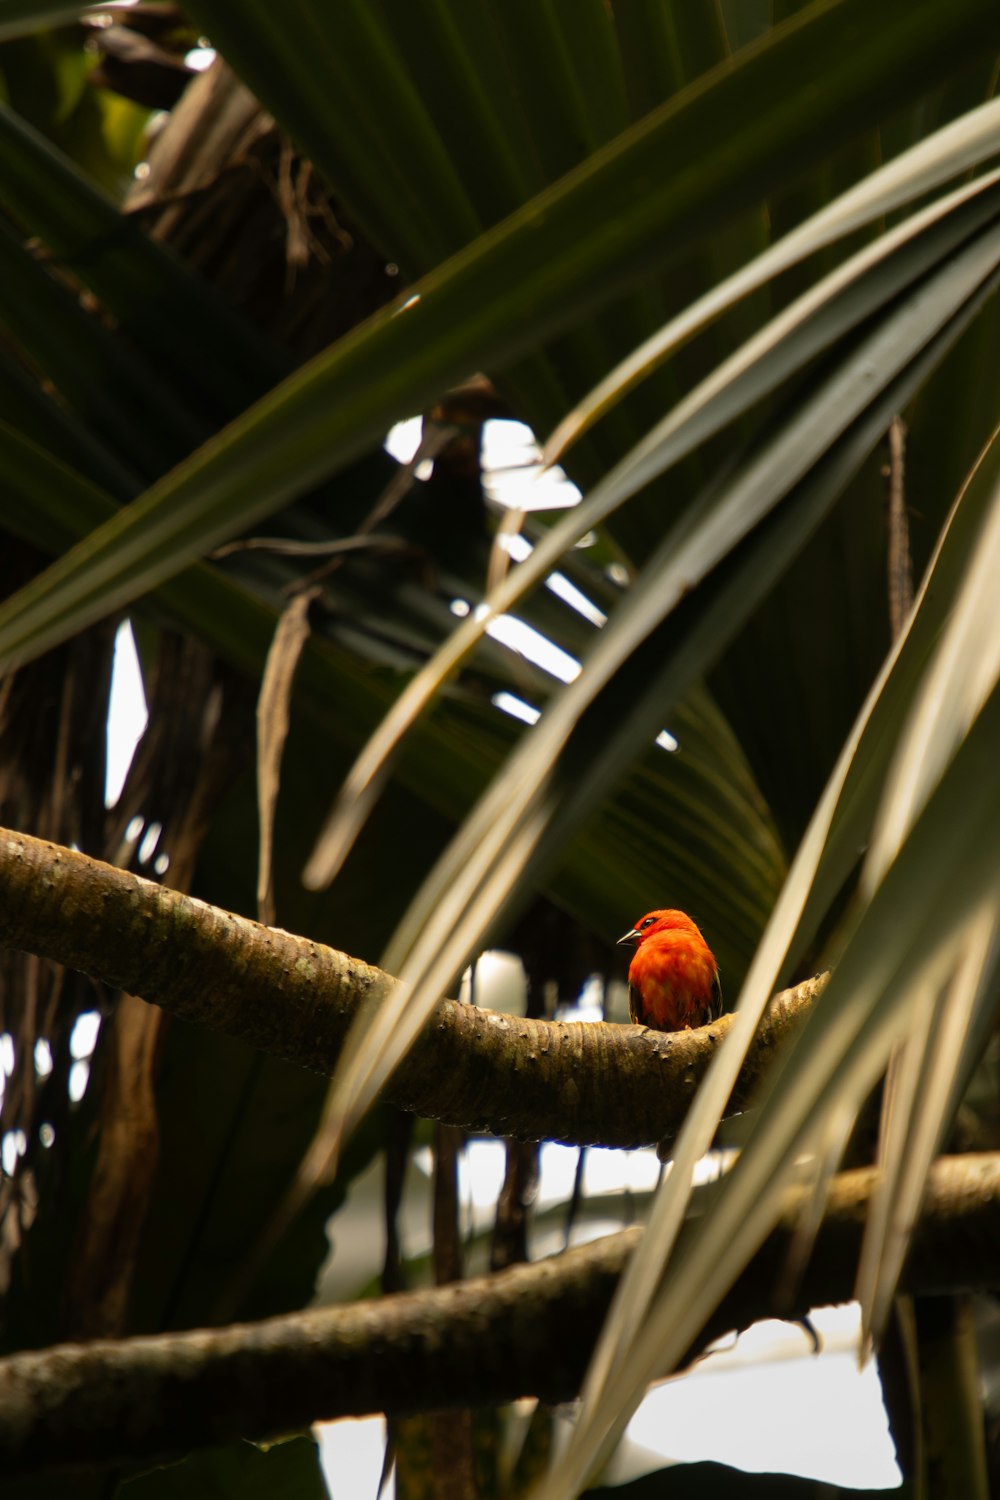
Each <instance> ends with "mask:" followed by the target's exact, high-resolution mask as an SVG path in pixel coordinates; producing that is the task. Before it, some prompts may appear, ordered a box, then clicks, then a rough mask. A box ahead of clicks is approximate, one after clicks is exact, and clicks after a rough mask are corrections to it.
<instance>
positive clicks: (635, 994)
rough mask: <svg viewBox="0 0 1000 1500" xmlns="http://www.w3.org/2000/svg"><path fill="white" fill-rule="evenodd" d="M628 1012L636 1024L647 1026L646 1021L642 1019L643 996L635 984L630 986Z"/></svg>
mask: <svg viewBox="0 0 1000 1500" xmlns="http://www.w3.org/2000/svg"><path fill="white" fill-rule="evenodd" d="M628 1013H629V1015H630V1017H631V1018H632V1020H633V1021H634V1022H635V1024H636V1026H645V1024H646V1023H645V1021H644V1020H643V1019H642V996H641V995H640V994H639V991H638V990H637V989H636V987H635V985H634V984H630V985H629V987H628Z"/></svg>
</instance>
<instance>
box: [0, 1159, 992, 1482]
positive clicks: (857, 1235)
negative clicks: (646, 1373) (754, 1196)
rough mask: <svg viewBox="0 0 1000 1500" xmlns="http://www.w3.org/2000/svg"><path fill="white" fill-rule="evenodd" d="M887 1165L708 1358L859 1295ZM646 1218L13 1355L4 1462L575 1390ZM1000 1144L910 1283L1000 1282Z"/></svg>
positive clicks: (945, 1215) (0, 1363) (733, 1300)
mask: <svg viewBox="0 0 1000 1500" xmlns="http://www.w3.org/2000/svg"><path fill="white" fill-rule="evenodd" d="M874 1179H875V1169H873V1168H870V1167H864V1168H860V1169H857V1170H855V1171H851V1172H844V1173H842V1174H841V1175H840V1176H839V1177H837V1178H835V1179H834V1182H833V1184H832V1188H831V1192H830V1199H829V1206H828V1210H827V1215H826V1218H825V1219H824V1222H823V1225H822V1227H821V1229H820V1233H819V1235H818V1237H817V1241H816V1245H815V1249H814V1252H813V1255H812V1258H811V1260H810V1263H809V1265H808V1267H807V1269H806V1272H805V1275H804V1277H803V1279H802V1281H801V1282H800V1284H799V1286H798V1288H797V1290H796V1292H795V1293H794V1295H792V1296H790V1298H789V1300H788V1302H787V1303H786V1305H784V1306H782V1307H780V1308H775V1305H774V1304H775V1291H776V1288H779V1287H781V1289H782V1290H783V1291H787V1285H786V1283H787V1275H782V1272H783V1271H787V1257H788V1252H789V1249H790V1246H791V1243H792V1236H793V1233H794V1230H795V1226H796V1223H797V1214H798V1211H799V1210H800V1209H801V1207H802V1202H803V1198H802V1193H801V1191H800V1192H797V1193H793V1194H791V1195H790V1196H789V1199H788V1201H787V1205H786V1210H785V1214H784V1217H783V1219H782V1220H781V1222H780V1223H779V1225H778V1227H777V1228H776V1229H775V1230H774V1231H773V1232H772V1233H771V1235H770V1236H769V1237H768V1239H767V1240H766V1241H765V1243H764V1245H763V1246H762V1248H761V1250H760V1252H759V1253H758V1255H757V1256H756V1257H755V1259H754V1260H753V1261H752V1262H751V1263H750V1265H749V1266H748V1267H747V1268H746V1270H745V1271H744V1272H743V1274H742V1275H741V1276H740V1278H739V1280H738V1281H737V1282H736V1284H735V1285H734V1286H733V1288H732V1289H731V1291H730V1292H729V1294H728V1296H727V1297H726V1298H725V1300H724V1301H723V1303H722V1304H721V1306H720V1307H719V1309H718V1311H717V1312H716V1313H715V1315H714V1316H713V1318H712V1320H711V1322H710V1324H708V1325H707V1326H706V1328H705V1329H704V1330H703V1331H702V1334H701V1335H700V1336H699V1338H698V1340H697V1341H696V1344H695V1346H694V1348H693V1349H692V1351H691V1356H692V1357H693V1356H694V1355H695V1354H697V1353H698V1352H699V1351H700V1350H702V1349H703V1348H704V1347H705V1346H706V1344H707V1343H709V1342H710V1341H711V1340H712V1339H714V1338H716V1337H718V1336H719V1335H720V1334H722V1333H724V1332H726V1331H728V1330H729V1329H732V1328H743V1327H745V1326H746V1325H747V1324H749V1323H750V1322H752V1321H754V1320H755V1319H757V1318H760V1317H766V1316H768V1315H769V1314H770V1313H771V1312H773V1311H776V1312H777V1314H778V1315H779V1316H782V1317H789V1318H792V1317H801V1316H804V1315H805V1313H806V1312H807V1311H808V1310H809V1308H810V1307H815V1306H819V1305H823V1304H825V1303H831V1302H844V1301H847V1300H848V1299H849V1298H850V1297H851V1295H852V1283H853V1276H854V1267H855V1266H856V1264H857V1255H858V1249H859V1247H860V1243H861V1235H862V1230H863V1226H864V1220H865V1215H866V1213H867V1209H868V1202H869V1199H870V1195H871V1191H872V1186H873V1183H874ZM641 1232H642V1231H641V1230H639V1229H631V1230H625V1231H623V1232H622V1233H620V1234H615V1235H609V1236H608V1237H607V1238H605V1239H602V1240H598V1241H596V1242H594V1243H592V1244H589V1245H585V1246H583V1247H582V1248H580V1249H577V1250H570V1251H568V1252H566V1253H565V1254H563V1255H558V1256H554V1257H552V1258H551V1259H549V1260H543V1261H539V1262H537V1263H535V1264H534V1265H527V1266H516V1267H513V1268H512V1269H510V1270H507V1271H502V1272H500V1273H499V1274H498V1275H495V1276H486V1277H480V1278H477V1279H476V1280H474V1281H466V1282H458V1283H453V1284H452V1285H450V1286H445V1287H435V1288H433V1289H430V1290H427V1291H420V1292H408V1293H403V1294H402V1295H397V1296H392V1297H384V1298H382V1299H381V1300H379V1301H376V1302H358V1303H353V1304H351V1305H349V1306H346V1307H336V1308H326V1309H319V1310H315V1311H311V1312H305V1313H297V1314H294V1315H291V1316H286V1317H281V1318H271V1319H268V1320H267V1321H265V1322H261V1323H251V1324H235V1325H233V1326H232V1327H229V1328H222V1329H201V1330H197V1331H195V1332H192V1333H178V1334H161V1335H158V1336H156V1337H149V1338H134V1339H126V1340H122V1341H121V1342H111V1341H101V1342H95V1343H92V1344H84V1345H81V1344H63V1345H58V1346H56V1347H55V1348H52V1349H45V1350H41V1351H32V1352H30V1353H26V1354H17V1355H13V1356H11V1357H9V1358H7V1359H4V1360H0V1468H2V1469H3V1471H4V1472H6V1473H15V1472H28V1471H32V1470H34V1469H39V1468H52V1467H59V1466H65V1465H72V1464H82V1463H90V1464H92V1463H110V1462H112V1461H121V1460H126V1459H127V1460H134V1459H149V1458H153V1457H161V1456H165V1455H169V1454H171V1453H177V1452H179V1451H182V1450H187V1449H190V1448H196V1447H201V1446H206V1445H209V1444H213V1443H220V1442H225V1441H228V1440H231V1439H235V1438H240V1437H252V1438H255V1439H258V1440H259V1439H263V1438H267V1437H272V1436H275V1435H277V1434H280V1433H287V1432H289V1431H295V1430H298V1429H299V1428H302V1427H305V1426H306V1425H308V1424H309V1423H310V1422H314V1421H320V1420H326V1419H329V1418H334V1417H343V1416H361V1415H365V1414H368V1413H371V1412H378V1411H385V1412H388V1413H389V1414H390V1415H401V1414H404V1413H407V1412H412V1411H419V1410H423V1411H428V1410H439V1409H441V1408H446V1407H467V1406H469V1405H470V1404H473V1405H489V1404H496V1403H499V1402H505V1401H510V1400H513V1399H514V1398H516V1397H518V1396H524V1395H534V1396H539V1397H541V1398H542V1399H544V1400H547V1401H565V1400H567V1399H569V1398H570V1397H572V1396H573V1395H575V1394H576V1392H577V1391H578V1389H579V1385H580V1381H581V1378H582V1376H583V1373H584V1370H585V1368H586V1363H587V1360H588V1357H589V1355H590V1352H591V1349H592V1347H593V1343H594V1340H595V1338H596V1336H597V1332H598V1330H599V1328H600V1326H601V1321H602V1319H603V1318H604V1315H605V1313H606V1312H607V1309H608V1305H609V1302H610V1299H611V1295H612V1293H613V1291H614V1288H615V1284H616V1281H617V1278H618V1276H619V1275H620V1273H621V1270H622V1268H623V1266H624V1263H625V1260H626V1258H627V1257H628V1255H629V1254H630V1253H631V1252H632V1250H633V1249H634V1247H635V1245H636V1244H637V1242H638V1237H639V1235H640V1234H641ZM998 1237H1000V1154H992V1155H983V1156H966V1157H951V1158H948V1157H946V1158H942V1159H941V1160H940V1161H938V1162H936V1163H935V1164H934V1166H933V1168H932V1170H931V1173H930V1176H929V1179H928V1185H927V1194H926V1198H925V1203H924V1211H923V1216H922V1218H921V1221H920V1223H919V1225H918V1227H917V1229H916V1231H915V1235H914V1240H913V1248H912V1252H911V1255H910V1257H909V1260H908V1262H907V1269H906V1272H905V1276H904V1279H903V1285H904V1287H905V1289H908V1290H910V1291H914V1292H922V1293H928V1292H946V1291H953V1290H957V1289H960V1288H961V1289H966V1290H967V1289H972V1288H988V1287H996V1286H997V1285H1000V1261H998V1258H997V1255H996V1245H997V1242H998Z"/></svg>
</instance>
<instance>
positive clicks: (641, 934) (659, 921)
mask: <svg viewBox="0 0 1000 1500" xmlns="http://www.w3.org/2000/svg"><path fill="white" fill-rule="evenodd" d="M657 932H690V933H693V934H694V935H695V936H697V937H699V938H700V937H701V932H700V931H699V929H698V927H697V926H696V925H695V923H694V922H692V920H691V918H690V917H689V916H688V915H687V913H686V912H683V911H649V912H647V913H646V915H645V916H644V917H640V918H639V920H638V922H636V924H635V926H634V927H632V928H630V929H629V931H628V932H626V933H625V935H624V937H620V938H619V939H618V945H619V946H621V945H622V944H624V943H633V944H634V945H635V946H636V947H638V946H639V944H640V943H644V942H645V941H646V939H647V938H648V937H652V936H653V934H654V933H657Z"/></svg>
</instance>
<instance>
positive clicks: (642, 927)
mask: <svg viewBox="0 0 1000 1500" xmlns="http://www.w3.org/2000/svg"><path fill="white" fill-rule="evenodd" d="M655 921H656V918H655V917H647V918H646V920H645V921H644V922H640V923H639V931H640V932H644V931H645V929H646V928H647V927H652V925H653V923H654V922H655Z"/></svg>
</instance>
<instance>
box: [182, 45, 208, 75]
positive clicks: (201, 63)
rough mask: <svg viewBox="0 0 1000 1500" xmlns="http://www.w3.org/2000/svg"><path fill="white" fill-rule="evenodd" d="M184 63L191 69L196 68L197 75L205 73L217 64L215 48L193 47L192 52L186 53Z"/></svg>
mask: <svg viewBox="0 0 1000 1500" xmlns="http://www.w3.org/2000/svg"><path fill="white" fill-rule="evenodd" d="M184 61H185V62H186V63H187V65H188V67H189V68H194V70H195V72H196V73H204V71H205V69H206V68H210V67H211V66H212V64H213V63H214V62H215V48H214V47H192V49H191V51H190V52H188V53H185V56H184Z"/></svg>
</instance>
